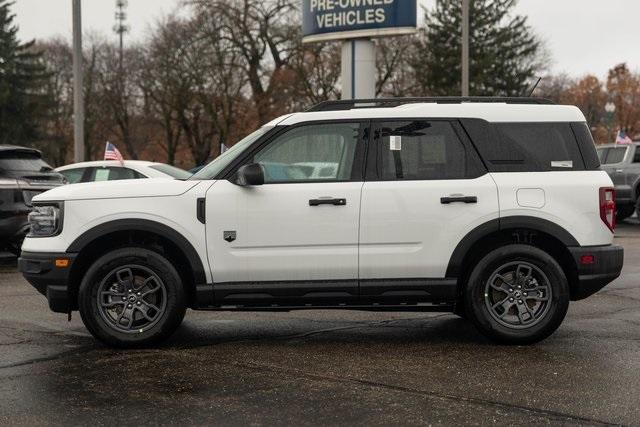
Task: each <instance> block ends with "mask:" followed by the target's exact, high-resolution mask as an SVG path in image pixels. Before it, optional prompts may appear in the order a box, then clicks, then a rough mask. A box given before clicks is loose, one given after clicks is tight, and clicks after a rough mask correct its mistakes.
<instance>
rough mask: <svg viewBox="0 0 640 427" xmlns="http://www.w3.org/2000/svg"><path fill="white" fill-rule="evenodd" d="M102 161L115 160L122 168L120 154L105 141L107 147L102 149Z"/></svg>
mask: <svg viewBox="0 0 640 427" xmlns="http://www.w3.org/2000/svg"><path fill="white" fill-rule="evenodd" d="M104 159H105V160H117V161H119V162H120V164H122V165H123V166H124V159H123V158H122V154H120V151H118V149H117V148H116V146H115V145H113V144H112V143H110V142H109V141H107V146H106V147H105V149H104Z"/></svg>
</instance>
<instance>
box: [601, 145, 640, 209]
mask: <svg viewBox="0 0 640 427" xmlns="http://www.w3.org/2000/svg"><path fill="white" fill-rule="evenodd" d="M639 146H640V142H638V141H635V142H634V143H633V144H628V145H626V144H625V145H622V144H607V145H600V146H598V148H597V151H598V157H599V158H600V163H601V165H602V170H604V171H606V172H607V173H608V174H609V176H610V177H611V180H612V181H613V185H614V186H615V188H616V207H617V208H618V214H617V218H618V221H622V220H624V219H626V218H628V217H630V216H631V215H633V213H634V212H638V217H639V218H640V197H639V196H640V149H638V147H639Z"/></svg>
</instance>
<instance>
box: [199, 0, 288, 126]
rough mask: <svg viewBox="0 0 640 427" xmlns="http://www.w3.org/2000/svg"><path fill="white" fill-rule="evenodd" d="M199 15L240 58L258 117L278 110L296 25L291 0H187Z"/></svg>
mask: <svg viewBox="0 0 640 427" xmlns="http://www.w3.org/2000/svg"><path fill="white" fill-rule="evenodd" d="M187 3H188V4H190V5H192V6H193V7H194V10H195V12H196V14H197V15H198V16H199V17H200V19H204V20H208V21H209V22H211V23H212V24H211V25H209V26H208V27H209V28H214V29H215V33H216V34H214V35H213V36H214V37H222V38H223V39H225V40H226V41H227V42H228V43H229V44H230V45H231V46H233V48H234V50H235V51H236V52H237V53H238V54H239V55H240V57H241V58H242V68H243V70H244V73H245V75H246V78H247V81H248V84H249V87H250V88H251V92H252V98H253V102H254V105H255V108H256V112H257V116H258V119H259V121H260V122H261V123H264V122H266V121H267V120H268V119H269V118H271V117H272V116H274V115H275V114H279V112H277V111H274V110H276V109H275V108H274V107H273V105H274V103H275V101H277V100H281V99H282V93H279V92H278V89H281V88H282V85H280V84H279V82H281V81H282V80H286V77H287V76H286V74H287V71H288V70H287V68H288V65H289V62H290V59H291V55H292V53H293V52H294V51H295V46H296V43H297V34H298V27H299V18H298V16H297V12H298V8H297V5H298V2H297V1H294V0H188V1H187Z"/></svg>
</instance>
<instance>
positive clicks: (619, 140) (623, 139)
mask: <svg viewBox="0 0 640 427" xmlns="http://www.w3.org/2000/svg"><path fill="white" fill-rule="evenodd" d="M631 143H633V140H632V139H631V138H629V135H627V134H626V133H624V131H623V130H619V131H618V136H616V144H631Z"/></svg>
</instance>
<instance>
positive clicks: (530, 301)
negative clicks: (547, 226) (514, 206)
mask: <svg viewBox="0 0 640 427" xmlns="http://www.w3.org/2000/svg"><path fill="white" fill-rule="evenodd" d="M518 286H520V288H518ZM464 292H465V294H464V301H465V308H466V313H467V314H468V317H469V319H470V320H471V321H472V322H473V323H474V324H475V326H476V327H477V328H478V329H479V330H480V332H482V334H484V335H485V336H487V337H488V338H490V339H491V340H493V341H496V342H498V343H502V344H533V343H536V342H538V341H541V340H543V339H545V338H547V337H548V336H549V335H551V334H552V333H553V332H555V330H556V329H558V327H559V326H560V324H561V323H562V321H563V320H564V317H565V315H566V314H567V309H568V308H569V285H568V283H567V278H566V277H565V274H564V272H563V270H562V268H561V267H560V265H558V263H557V262H556V260H555V259H553V258H552V257H551V256H550V255H549V254H547V253H546V252H544V251H542V250H540V249H538V248H535V247H533V246H528V245H519V244H512V245H506V246H503V247H500V248H498V249H495V250H493V251H491V252H490V253H489V254H487V255H486V256H485V257H484V258H482V259H481V260H480V261H479V262H478V264H477V265H476V266H475V268H474V269H473V271H472V272H471V275H470V276H469V280H468V282H467V284H466V287H465V291H464ZM503 298H504V299H503ZM545 298H546V301H545ZM507 307H508V308H507Z"/></svg>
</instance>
